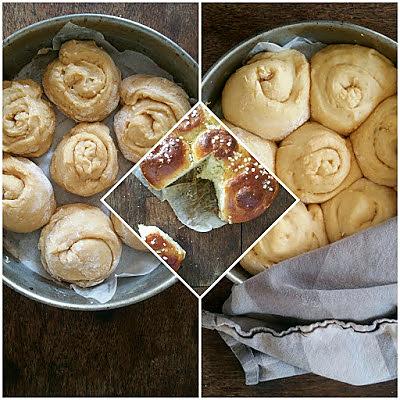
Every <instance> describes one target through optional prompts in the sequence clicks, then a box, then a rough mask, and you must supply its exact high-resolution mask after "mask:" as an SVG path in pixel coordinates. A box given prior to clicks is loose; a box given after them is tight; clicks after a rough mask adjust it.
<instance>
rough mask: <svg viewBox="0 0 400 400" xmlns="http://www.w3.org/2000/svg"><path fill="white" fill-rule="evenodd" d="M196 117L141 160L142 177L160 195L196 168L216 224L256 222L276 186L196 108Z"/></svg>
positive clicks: (261, 167) (259, 166)
mask: <svg viewBox="0 0 400 400" xmlns="http://www.w3.org/2000/svg"><path fill="white" fill-rule="evenodd" d="M197 114H198V115H196V116H195V117H193V116H191V115H189V116H188V117H187V118H186V119H185V120H183V121H182V125H183V127H180V126H178V127H177V129H176V130H174V131H173V132H171V133H170V134H169V135H168V136H167V137H166V138H165V139H164V140H163V141H162V142H161V143H160V144H159V145H158V146H157V147H156V148H155V149H154V150H153V151H152V152H151V153H149V154H148V155H147V157H146V158H145V159H144V160H143V161H142V163H141V164H140V168H141V171H142V174H143V176H144V177H145V178H146V180H147V181H148V182H149V184H150V185H151V186H152V187H153V188H155V189H158V190H160V189H163V188H165V187H167V186H168V185H170V184H172V183H174V182H175V181H177V180H178V179H179V178H180V177H182V176H184V175H185V174H187V173H188V172H189V171H191V170H192V169H194V168H195V167H199V170H200V172H199V173H198V177H200V178H202V179H207V180H210V181H212V182H213V184H214V188H215V192H216V196H217V200H218V207H219V217H220V219H221V220H223V221H226V222H228V223H240V222H246V221H249V220H251V219H254V218H256V217H258V216H259V215H261V214H262V213H263V212H264V211H265V210H266V209H267V208H268V207H269V206H270V205H271V203H272V201H273V200H274V198H275V197H276V195H277V193H278V190H279V184H278V182H277V181H276V180H275V179H274V178H273V177H272V176H271V175H270V174H269V172H268V171H267V170H266V169H265V168H264V167H263V166H262V165H261V164H259V163H258V162H257V160H256V159H255V158H254V157H252V156H251V155H250V153H248V152H247V151H246V149H244V148H243V147H242V146H241V145H240V144H239V143H238V142H237V141H236V139H235V138H234V137H233V136H232V135H231V134H230V133H228V131H226V130H225V129H224V128H222V127H221V126H220V125H219V124H218V123H217V121H216V120H215V119H214V118H213V117H212V116H211V115H207V113H206V112H205V111H204V110H203V109H202V108H201V107H198V109H197ZM191 119H192V121H191ZM195 121H202V122H199V123H197V122H195ZM188 126H189V127H190V128H187V127H188Z"/></svg>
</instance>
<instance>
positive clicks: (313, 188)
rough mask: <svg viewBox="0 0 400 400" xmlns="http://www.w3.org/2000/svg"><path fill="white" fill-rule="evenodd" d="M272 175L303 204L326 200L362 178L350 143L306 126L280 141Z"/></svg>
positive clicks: (315, 125)
mask: <svg viewBox="0 0 400 400" xmlns="http://www.w3.org/2000/svg"><path fill="white" fill-rule="evenodd" d="M276 174H277V176H278V177H279V178H280V179H282V181H283V182H284V183H285V184H286V185H287V186H288V187H289V188H290V189H291V190H293V192H294V193H295V194H296V195H297V196H298V197H299V198H300V200H301V201H302V202H303V203H307V204H308V203H320V202H323V201H326V200H329V199H330V198H332V197H333V196H335V195H336V194H337V193H339V192H340V191H341V190H343V189H345V188H346V187H348V186H350V185H351V184H352V183H353V182H355V181H356V180H357V179H359V178H361V177H362V173H361V170H360V167H359V166H358V164H357V161H356V159H355V156H354V153H353V150H352V147H351V143H350V139H347V140H346V139H344V138H343V137H341V136H340V135H338V134H337V133H336V132H333V131H331V130H330V129H328V128H325V127H324V126H322V125H320V124H318V123H316V122H307V123H305V124H304V125H303V126H301V127H300V128H299V129H297V130H295V131H294V132H293V133H292V134H290V135H289V136H288V137H287V138H286V139H284V140H283V141H282V142H281V144H280V146H279V148H278V151H277V153H276Z"/></svg>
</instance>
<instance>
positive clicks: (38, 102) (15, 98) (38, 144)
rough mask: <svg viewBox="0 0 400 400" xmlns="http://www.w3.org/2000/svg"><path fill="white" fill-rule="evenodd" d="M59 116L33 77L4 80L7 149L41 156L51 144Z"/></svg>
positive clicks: (4, 146)
mask: <svg viewBox="0 0 400 400" xmlns="http://www.w3.org/2000/svg"><path fill="white" fill-rule="evenodd" d="M55 127H56V117H55V114H54V111H53V109H52V107H51V106H50V104H49V103H48V102H47V101H45V100H43V99H42V88H41V87H40V86H39V85H38V84H37V83H36V82H34V81H32V80H29V79H28V80H17V81H4V82H3V150H4V151H5V152H7V153H13V154H16V155H21V156H26V157H40V156H41V155H43V154H44V153H45V152H46V151H47V150H48V149H49V147H50V145H51V142H52V139H53V135H54V130H55Z"/></svg>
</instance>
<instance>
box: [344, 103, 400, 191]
mask: <svg viewBox="0 0 400 400" xmlns="http://www.w3.org/2000/svg"><path fill="white" fill-rule="evenodd" d="M350 139H351V143H352V144H353V149H354V153H355V155H356V158H357V161H358V164H359V165H360V168H361V170H362V172H363V174H364V176H365V177H366V178H368V179H370V180H371V181H373V182H375V183H378V184H380V185H386V186H392V187H394V186H396V185H397V96H392V97H389V98H388V99H386V100H384V101H383V102H382V103H381V104H379V105H378V107H376V109H375V110H374V111H373V112H372V114H371V115H370V116H369V117H368V118H367V120H366V121H365V122H364V123H363V124H362V125H361V126H360V127H359V128H358V129H357V130H356V131H355V132H353V133H352V134H351V136H350Z"/></svg>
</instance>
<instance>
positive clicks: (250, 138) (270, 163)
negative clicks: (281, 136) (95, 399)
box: [222, 120, 278, 172]
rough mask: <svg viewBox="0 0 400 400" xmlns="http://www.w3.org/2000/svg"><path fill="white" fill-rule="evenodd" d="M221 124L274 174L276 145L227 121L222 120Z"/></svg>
mask: <svg viewBox="0 0 400 400" xmlns="http://www.w3.org/2000/svg"><path fill="white" fill-rule="evenodd" d="M222 122H223V123H224V124H225V125H226V126H227V127H228V128H229V129H230V130H231V131H232V132H233V133H234V135H236V137H237V138H238V139H239V140H241V141H242V142H243V143H244V144H245V145H246V146H247V147H248V148H249V150H250V151H251V152H252V154H253V155H254V156H255V157H256V158H257V160H258V161H260V163H261V164H262V165H263V166H264V167H266V168H267V169H268V171H270V172H275V156H276V150H277V149H278V146H277V145H276V143H274V142H272V141H271V140H267V139H262V138H260V137H259V136H256V135H253V134H252V133H250V132H248V131H246V130H244V129H242V128H239V127H237V126H235V125H232V124H231V123H229V122H228V121H224V120H223V121H222Z"/></svg>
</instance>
